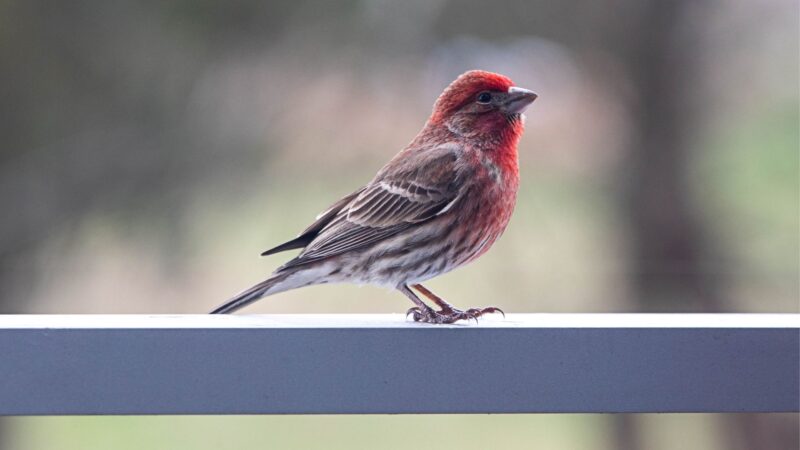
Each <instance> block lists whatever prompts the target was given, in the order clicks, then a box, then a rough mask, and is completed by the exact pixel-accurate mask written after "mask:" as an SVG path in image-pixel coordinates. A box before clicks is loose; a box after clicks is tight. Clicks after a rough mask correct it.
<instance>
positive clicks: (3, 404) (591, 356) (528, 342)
mask: <svg viewBox="0 0 800 450" xmlns="http://www.w3.org/2000/svg"><path fill="white" fill-rule="evenodd" d="M799 372H800V315H797V314H747V315H745V314H511V315H509V316H508V317H507V318H506V319H505V320H503V319H502V318H494V317H492V318H486V319H482V320H481V322H480V323H479V324H477V325H476V324H475V322H472V323H469V324H466V323H465V324H461V325H451V326H433V325H424V324H416V323H410V322H406V321H404V318H403V316H402V315H269V316H262V315H238V316H208V315H188V316H135V315H134V316H122V315H113V316H111V315H71V316H70V315H58V316H55V315H17V316H10V315H9V316H0V414H4V415H62V414H329V413H330V414H351V413H401V414H403V413H533V412H564V413H579V412H580V413H598V412H787V411H798V410H800V373H799Z"/></svg>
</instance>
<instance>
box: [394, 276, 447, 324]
mask: <svg viewBox="0 0 800 450" xmlns="http://www.w3.org/2000/svg"><path fill="white" fill-rule="evenodd" d="M397 290H399V291H400V292H402V293H403V294H405V295H406V297H408V298H409V299H411V301H412V302H414V304H415V305H417V306H414V307H412V308H409V310H408V311H406V317H408V315H409V314H410V315H411V316H412V317H413V318H414V322H428V323H441V322H436V320H435V318H436V311H434V310H433V308H431V307H430V306H428V305H426V304H425V302H423V301H422V300H420V298H419V297H417V294H415V293H414V291H412V290H411V289H409V288H408V286H407V285H405V284H401V285H399V286H397Z"/></svg>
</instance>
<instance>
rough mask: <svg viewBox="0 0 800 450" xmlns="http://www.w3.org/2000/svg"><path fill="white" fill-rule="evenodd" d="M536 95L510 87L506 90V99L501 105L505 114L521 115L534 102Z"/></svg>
mask: <svg viewBox="0 0 800 450" xmlns="http://www.w3.org/2000/svg"><path fill="white" fill-rule="evenodd" d="M536 97H537V95H536V94H534V93H533V92H532V91H529V90H527V89H522V88H520V87H516V86H511V87H510V88H508V98H507V99H506V102H505V103H504V104H503V110H504V111H505V112H506V113H507V114H522V113H523V112H525V109H526V108H527V107H528V105H530V104H531V103H533V101H534V100H536Z"/></svg>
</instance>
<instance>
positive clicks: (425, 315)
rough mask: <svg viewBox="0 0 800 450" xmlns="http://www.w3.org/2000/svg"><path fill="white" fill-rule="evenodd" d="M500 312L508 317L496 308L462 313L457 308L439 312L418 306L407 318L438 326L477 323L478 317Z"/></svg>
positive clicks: (489, 307)
mask: <svg viewBox="0 0 800 450" xmlns="http://www.w3.org/2000/svg"><path fill="white" fill-rule="evenodd" d="M496 312H499V313H500V314H502V315H503V317H505V316H506V314H505V313H504V312H503V310H502V309H500V308H498V307H496V306H487V307H485V308H470V309H468V310H466V311H461V310H460V309H457V308H442V309H441V310H439V311H435V310H434V309H433V308H431V307H429V306H426V307H425V308H424V309H423V308H420V307H418V306H415V307H413V308H411V309H409V310H408V311H406V317H408V316H411V318H412V319H414V322H425V323H437V324H445V323H454V322H457V321H459V320H470V319H475V322H477V321H478V317H481V316H483V315H484V314H492V313H496Z"/></svg>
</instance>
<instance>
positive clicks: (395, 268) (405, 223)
mask: <svg viewBox="0 0 800 450" xmlns="http://www.w3.org/2000/svg"><path fill="white" fill-rule="evenodd" d="M536 98H537V95H536V94H535V93H533V92H532V91H530V90H528V89H523V88H520V87H517V86H515V85H514V83H513V82H512V81H511V79H509V78H508V77H506V76H504V75H500V74H497V73H492V72H487V71H482V70H470V71H468V72H465V73H463V74H461V75H460V76H458V77H457V78H456V79H455V81H453V82H452V83H450V85H449V86H447V87H446V88H445V89H444V91H443V92H442V93H441V95H440V96H439V97H438V98H437V99H436V101H435V103H434V106H433V111H432V113H431V115H430V117H429V118H428V120H427V121H426V122H425V125H424V126H423V128H422V130H421V131H420V132H419V133H418V134H417V136H416V137H415V138H414V139H413V140H412V141H411V143H409V144H408V145H407V146H406V147H405V148H403V149H402V150H401V151H400V152H399V153H397V154H396V155H395V156H394V157H393V158H392V159H391V160H390V161H389V162H388V163H387V164H386V165H385V166H383V168H381V169H380V170H379V171H378V173H377V174H376V175H375V177H374V178H373V179H372V180H371V181H370V182H369V183H367V184H366V185H364V186H363V187H361V188H359V189H357V190H355V191H354V192H352V193H351V194H349V195H347V196H345V197H344V198H342V199H340V200H339V201H337V202H335V203H333V204H332V205H331V206H330V207H329V208H328V209H326V210H325V211H323V212H322V213H320V214H319V215H318V216H317V217H316V220H315V221H314V222H313V223H312V224H311V225H309V226H308V227H307V228H306V229H305V230H303V231H302V232H301V233H300V234H299V235H298V236H297V237H296V238H294V239H292V240H290V241H288V242H285V243H283V244H281V245H278V246H276V247H274V248H271V249H269V250H266V251H265V252H263V253H262V256H264V255H272V254H275V253H279V252H283V251H286V250H293V249H302V250H301V251H300V253H299V254H298V255H297V256H296V257H295V258H293V259H291V260H289V261H288V262H287V263H285V264H283V265H282V266H280V267H279V268H278V269H276V270H275V271H274V272H273V273H272V275H271V276H269V278H267V279H266V280H264V281H262V282H260V283H258V284H256V285H255V286H253V287H251V288H249V289H247V290H245V291H242V292H241V293H239V294H237V295H235V296H234V297H233V298H231V299H229V300H228V301H226V302H225V303H224V304H222V305H221V306H219V307H218V308H216V309H214V310H213V311H212V312H211V314H226V313H231V312H234V311H236V310H238V309H240V308H242V307H244V306H246V305H248V304H250V303H252V302H255V301H256V300H259V299H261V298H262V297H265V296H268V295H273V294H277V293H279V292H284V291H287V290H290V289H296V288H300V287H305V286H311V285H318V284H324V283H355V284H368V285H378V286H383V287H388V288H390V289H396V290H399V291H400V292H402V293H403V294H404V295H405V296H406V297H408V298H409V299H410V300H411V301H412V302H413V303H414V306H413V307H411V308H410V309H409V310H408V311H407V312H406V317H408V316H411V317H412V319H413V320H414V321H415V322H424V323H430V324H451V323H454V322H456V321H459V320H467V321H468V320H470V319H475V320H477V319H478V317H481V316H483V315H484V314H490V313H503V311H502V310H501V309H500V308H498V307H495V306H488V307H482V308H469V309H466V310H460V309H458V308H456V307H455V306H453V305H451V304H450V303H448V302H447V301H445V300H444V299H442V298H441V297H439V296H437V295H435V294H434V293H433V292H431V291H430V290H428V289H427V288H426V287H424V286H423V285H422V284H421V283H422V282H425V281H427V280H430V279H431V278H433V277H436V276H438V275H441V274H444V273H447V272H449V271H451V270H453V269H455V268H457V267H460V266H463V265H465V264H467V263H469V262H471V261H474V260H475V259H477V258H478V257H480V256H481V255H483V254H484V253H485V252H486V251H487V250H489V248H490V247H491V246H492V244H494V242H495V241H496V240H497V239H498V238H499V237H500V235H501V234H503V232H504V231H505V228H506V226H507V225H508V222H509V220H510V218H511V215H512V212H513V210H514V206H515V204H516V197H517V190H518V188H519V166H518V153H517V144H518V142H519V140H520V137H521V135H522V132H523V129H524V122H525V116H524V115H523V113H524V112H525V110H526V109H527V108H528V106H529V105H531V103H533V101H534V100H535V99H536ZM415 291H416V292H415ZM418 294H421V295H422V296H423V297H426V298H427V299H428V300H430V301H431V302H433V303H434V304H435V305H436V306H437V307H438V309H434V308H432V307H431V306H429V305H428V304H426V303H425V302H424V301H422V300H421V299H420V297H419V295H418Z"/></svg>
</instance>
